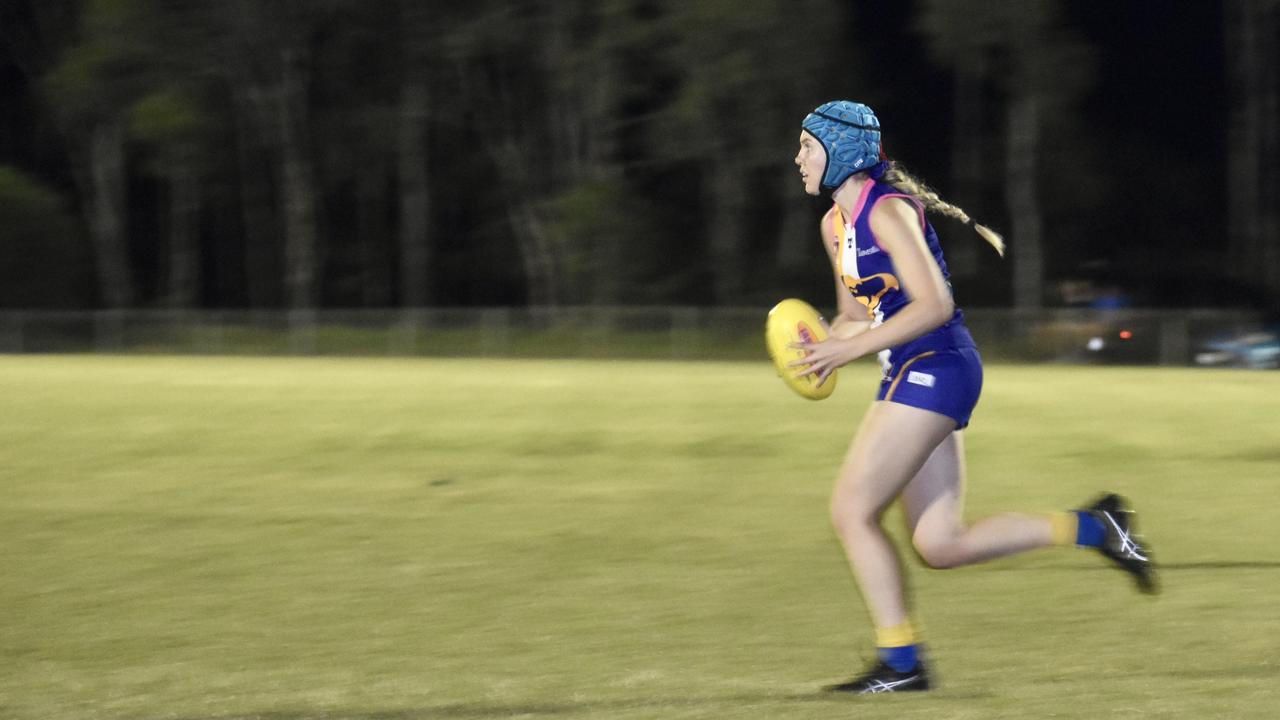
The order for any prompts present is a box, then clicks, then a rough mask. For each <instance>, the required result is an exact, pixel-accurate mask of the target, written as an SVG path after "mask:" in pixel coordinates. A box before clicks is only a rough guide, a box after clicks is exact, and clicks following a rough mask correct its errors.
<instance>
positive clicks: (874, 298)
mask: <svg viewBox="0 0 1280 720" xmlns="http://www.w3.org/2000/svg"><path fill="white" fill-rule="evenodd" d="M844 286H845V287H847V288H849V294H850V295H852V296H853V297H854V299H855V300H857V301H858V302H860V303H862V304H863V305H866V306H867V315H869V316H871V317H873V318H874V317H875V313H876V310H877V309H879V307H880V300H881V299H882V298H883V297H884V296H885V293H887V292H889V291H890V290H899V289H901V286H900V285H899V284H898V278H896V277H894V276H893V275H890V274H889V273H876V274H875V275H869V276H867V277H864V278H856V277H852V276H850V275H845V276H844Z"/></svg>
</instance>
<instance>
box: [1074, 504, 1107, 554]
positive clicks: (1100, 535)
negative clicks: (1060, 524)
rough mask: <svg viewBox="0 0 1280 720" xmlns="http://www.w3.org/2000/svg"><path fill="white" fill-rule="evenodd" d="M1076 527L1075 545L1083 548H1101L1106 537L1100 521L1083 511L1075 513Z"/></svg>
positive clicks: (1105, 531)
mask: <svg viewBox="0 0 1280 720" xmlns="http://www.w3.org/2000/svg"><path fill="white" fill-rule="evenodd" d="M1076 518H1077V520H1078V526H1077V529H1076V545H1080V546H1083V547H1101V546H1102V541H1103V540H1105V539H1106V537H1107V530H1106V528H1104V527H1103V526H1102V521H1101V520H1099V519H1098V518H1097V517H1095V516H1094V515H1092V514H1090V513H1087V512H1085V511H1083V510H1077V511H1076Z"/></svg>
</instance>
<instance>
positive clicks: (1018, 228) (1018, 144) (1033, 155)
mask: <svg viewBox="0 0 1280 720" xmlns="http://www.w3.org/2000/svg"><path fill="white" fill-rule="evenodd" d="M1008 123H1009V127H1008V133H1009V140H1008V157H1007V159H1006V166H1005V198H1006V202H1008V205H1009V214H1010V216H1011V219H1012V222H1013V228H1012V229H1013V233H1012V236H1013V237H1012V240H1011V242H1010V243H1009V246H1010V248H1011V250H1012V253H1013V305H1014V307H1015V308H1018V309H1033V308H1039V307H1040V306H1041V304H1042V302H1043V299H1044V288H1043V285H1044V252H1043V249H1042V247H1041V239H1040V233H1041V217H1040V201H1039V198H1038V188H1037V183H1036V173H1037V163H1038V160H1039V158H1038V153H1039V135H1040V127H1039V123H1040V119H1039V101H1038V99H1037V98H1036V96H1035V93H1034V91H1033V90H1032V89H1030V88H1024V89H1022V90H1020V91H1018V92H1017V94H1016V96H1015V97H1013V98H1012V99H1011V101H1010V104H1009V121H1008Z"/></svg>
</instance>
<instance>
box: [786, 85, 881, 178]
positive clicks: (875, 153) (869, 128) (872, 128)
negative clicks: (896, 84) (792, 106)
mask: <svg viewBox="0 0 1280 720" xmlns="http://www.w3.org/2000/svg"><path fill="white" fill-rule="evenodd" d="M800 126H801V127H803V128H804V129H805V130H806V131H807V132H808V133H809V134H810V135H812V136H814V137H815V138H817V139H818V142H820V143H822V147H823V149H824V150H826V151H827V167H826V169H824V170H823V172H822V186H823V187H826V188H831V189H833V190H834V189H835V188H838V187H840V184H841V183H843V182H844V181H845V180H848V179H849V176H850V175H852V174H854V173H856V172H860V171H863V170H870V169H871V168H872V167H875V165H876V163H878V162H880V120H879V119H877V118H876V114H875V113H874V112H872V111H871V108H869V107H867V106H866V105H863V104H862V103H856V102H853V101H851V100H835V101H833V102H829V103H823V104H822V105H819V106H818V109H817V110H814V111H813V112H811V113H809V114H808V115H806V116H805V118H804V122H803V123H801V124H800Z"/></svg>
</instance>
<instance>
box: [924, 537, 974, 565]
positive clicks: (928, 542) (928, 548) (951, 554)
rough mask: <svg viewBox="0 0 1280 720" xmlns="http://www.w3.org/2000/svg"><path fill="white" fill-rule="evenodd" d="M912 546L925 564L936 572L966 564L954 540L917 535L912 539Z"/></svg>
mask: <svg viewBox="0 0 1280 720" xmlns="http://www.w3.org/2000/svg"><path fill="white" fill-rule="evenodd" d="M911 544H912V546H913V547H914V548H915V551H916V554H917V555H919V556H920V559H921V560H922V561H924V564H925V565H928V566H929V567H931V568H933V569H935V570H948V569H950V568H954V567H959V566H960V565H962V564H964V563H963V561H962V560H961V556H960V553H959V548H958V547H957V545H956V542H955V540H954V539H952V538H948V537H937V536H928V535H919V534H917V535H915V536H914V537H912V538H911Z"/></svg>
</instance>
